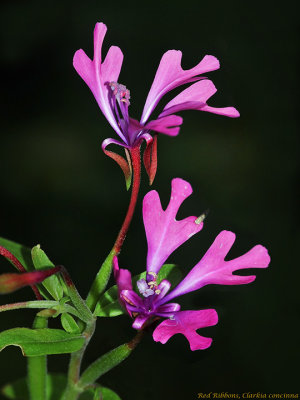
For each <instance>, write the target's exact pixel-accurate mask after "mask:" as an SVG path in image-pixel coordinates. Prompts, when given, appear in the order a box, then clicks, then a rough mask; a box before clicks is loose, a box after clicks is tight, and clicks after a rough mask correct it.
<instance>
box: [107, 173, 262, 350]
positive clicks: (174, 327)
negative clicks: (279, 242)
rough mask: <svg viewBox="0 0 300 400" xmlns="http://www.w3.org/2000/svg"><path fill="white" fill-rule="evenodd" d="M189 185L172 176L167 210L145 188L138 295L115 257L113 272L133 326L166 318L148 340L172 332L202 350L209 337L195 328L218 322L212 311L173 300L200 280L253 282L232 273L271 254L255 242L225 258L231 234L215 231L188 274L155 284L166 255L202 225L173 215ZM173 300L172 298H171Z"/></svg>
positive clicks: (203, 282)
mask: <svg viewBox="0 0 300 400" xmlns="http://www.w3.org/2000/svg"><path fill="white" fill-rule="evenodd" d="M191 193H192V188H191V186H190V184H189V183H188V182H186V181H184V180H182V179H179V178H176V179H173V181H172V192H171V199H170V202H169V205H168V207H167V208H166V210H163V209H162V207H161V203H160V199H159V195H158V193H157V192H156V191H154V190H153V191H151V192H149V193H147V195H146V196H145V197H144V202H143V217H144V225H145V231H146V236H147V242H148V255H147V276H146V279H141V280H140V281H138V290H139V292H140V293H139V294H137V293H136V292H135V291H134V290H133V289H132V283H131V274H130V272H129V271H128V270H124V269H120V268H119V266H118V260H117V258H116V257H115V259H114V272H115V278H116V281H117V285H118V289H119V294H120V299H121V302H122V304H123V305H124V307H125V308H126V310H127V311H128V313H129V314H130V315H131V316H132V317H134V318H135V319H134V322H133V328H135V329H141V328H143V326H144V325H145V324H146V323H150V322H152V321H153V320H154V319H156V318H158V317H159V318H166V319H165V320H164V321H163V322H161V323H160V324H159V325H158V326H157V327H156V329H155V330H154V332H153V339H154V340H155V341H159V342H161V343H166V342H167V341H168V340H169V338H170V337H172V336H173V335H175V334H176V333H181V334H183V335H184V336H185V337H186V338H187V339H188V341H189V343H190V348H191V350H198V349H205V348H207V347H209V346H210V344H211V342H212V340H211V339H209V338H205V337H203V336H200V335H198V334H197V332H196V330H197V329H199V328H202V327H207V326H212V325H215V324H216V323H217V322H218V316H217V313H216V311H215V310H213V309H209V310H199V311H194V310H192V311H180V305H179V304H178V303H174V302H173V300H174V299H175V298H177V297H179V296H182V295H184V294H186V293H189V292H192V291H195V290H198V289H200V288H201V287H203V286H205V285H210V284H218V285H239V284H246V283H250V282H253V281H254V280H255V278H256V277H255V275H247V276H245V275H243V276H240V275H236V274H233V272H235V271H237V270H240V269H246V268H266V267H268V265H269V262H270V257H269V255H268V252H267V249H266V248H265V247H263V246H261V245H257V246H254V247H253V248H252V249H251V250H250V251H248V252H247V253H246V254H244V255H242V256H240V257H238V258H235V259H233V260H228V261H225V258H226V256H227V254H228V252H229V250H230V248H231V247H232V245H233V243H234V241H235V234H234V233H232V232H229V231H222V232H221V233H219V235H218V236H217V238H216V239H215V241H214V242H213V244H212V245H211V246H210V248H209V249H208V251H207V252H206V254H205V255H204V256H203V257H202V259H201V260H200V261H199V262H198V263H197V264H196V265H195V266H194V267H193V268H192V269H191V271H190V272H189V273H188V274H187V276H186V277H185V278H184V279H183V280H182V281H181V282H180V283H179V284H178V285H177V286H176V287H175V288H173V289H171V283H170V282H169V281H168V280H166V279H165V280H163V281H162V282H160V283H157V275H158V273H159V271H160V269H161V267H162V265H163V264H164V262H165V261H166V260H167V259H168V257H169V256H170V255H171V254H172V253H173V252H174V251H175V250H176V249H177V248H178V247H179V246H180V245H181V244H183V243H184V242H186V241H187V240H188V239H189V238H190V237H191V236H193V235H194V234H196V233H197V232H199V231H200V230H201V229H202V227H203V222H201V218H200V219H199V218H197V217H188V218H185V219H183V220H179V221H178V220H176V215H177V212H178V210H179V207H180V205H181V204H182V202H183V201H184V200H185V199H186V198H187V197H188V196H190V195H191ZM171 301H172V302H171Z"/></svg>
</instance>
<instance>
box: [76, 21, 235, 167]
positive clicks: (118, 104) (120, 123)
mask: <svg viewBox="0 0 300 400" xmlns="http://www.w3.org/2000/svg"><path fill="white" fill-rule="evenodd" d="M106 30H107V28H106V25H104V24H103V23H97V24H96V26H95V30H94V58H93V60H91V59H90V58H89V57H88V56H87V55H86V54H85V52H84V51H83V50H78V51H76V53H75V55H74V62H73V64H74V67H75V69H76V71H77V72H78V74H79V75H80V76H81V78H82V79H83V80H84V81H85V83H86V84H87V85H88V86H89V88H90V89H91V91H92V93H93V95H94V96H95V99H96V101H97V103H98V105H99V107H100V109H101V111H102V112H103V114H104V115H105V117H106V118H107V120H108V122H109V123H110V125H111V126H112V128H113V129H114V130H115V132H116V133H117V135H118V136H119V138H120V139H121V141H120V140H115V139H112V138H109V139H105V140H104V142H103V143H102V149H103V151H104V152H105V153H106V154H107V155H109V156H111V157H113V158H114V159H115V161H117V162H119V164H120V159H116V157H115V156H113V155H112V154H111V152H108V151H107V150H106V147H107V146H108V145H109V144H112V143H113V144H116V145H119V146H122V147H124V148H126V149H130V148H133V147H134V146H137V145H139V144H140V143H141V141H142V140H145V141H146V143H147V146H150V145H151V144H152V137H151V135H150V131H155V132H160V133H163V134H165V135H169V136H176V135H178V133H179V129H180V128H179V127H180V125H181V124H182V118H181V117H180V116H178V115H175V114H174V113H177V112H178V111H183V110H189V109H193V110H201V111H208V112H212V113H215V114H221V115H225V116H228V117H238V116H239V113H238V111H237V110H236V109H235V108H233V107H225V108H215V107H210V106H208V105H207V100H208V99H209V98H210V97H211V96H212V95H213V94H214V93H215V92H216V90H217V89H216V88H215V86H214V84H213V83H212V82H211V81H210V80H207V79H206V78H205V77H202V76H200V75H201V74H204V73H206V72H209V71H213V70H216V69H218V68H219V67H220V65H219V61H218V60H217V58H216V57H214V56H209V55H207V56H205V57H204V58H203V59H202V60H201V61H200V63H199V64H198V65H196V66H195V67H194V68H191V69H188V70H183V69H182V68H181V56H182V53H181V52H180V51H178V50H169V51H167V52H166V53H165V54H164V55H163V56H162V58H161V61H160V64H159V67H158V69H157V72H156V75H155V78H154V81H153V83H152V86H151V89H150V92H149V94H148V96H147V99H146V103H145V106H144V110H143V113H142V117H141V119H140V121H137V120H135V119H132V118H130V117H129V113H128V108H129V105H130V101H129V100H130V92H129V90H128V89H127V88H126V86H124V85H122V84H120V83H118V80H119V74H120V71H121V67H122V62H123V53H122V51H121V50H120V48H119V47H116V46H111V47H110V49H109V50H108V53H107V55H106V57H105V59H104V61H102V55H101V49H102V43H103V40H104V37H105V34H106ZM191 82H196V83H193V84H192V85H191V86H190V87H188V88H187V89H185V90H183V91H182V92H181V93H180V94H179V95H177V96H176V97H175V98H174V99H173V100H171V101H170V102H169V103H168V104H167V105H166V106H165V107H164V109H163V111H162V113H161V114H160V115H159V116H158V118H157V119H155V120H152V121H149V118H150V116H151V113H152V112H153V110H154V109H155V107H156V106H157V104H158V103H159V101H160V100H161V98H162V97H163V96H164V95H165V94H166V93H168V92H169V91H170V90H172V89H175V88H177V87H178V86H181V85H183V84H187V83H191ZM121 164H122V162H121ZM120 166H121V167H122V165H120ZM145 166H146V164H145ZM149 168H150V166H148V168H147V166H146V169H147V172H148V169H149Z"/></svg>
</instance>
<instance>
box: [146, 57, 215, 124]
mask: <svg viewBox="0 0 300 400" xmlns="http://www.w3.org/2000/svg"><path fill="white" fill-rule="evenodd" d="M181 58H182V53H181V51H179V50H169V51H167V52H166V53H165V54H164V55H163V56H162V58H161V61H160V64H159V67H158V69H157V72H156V75H155V78H154V81H153V83H152V86H151V89H150V91H149V94H148V97H147V99H146V103H145V106H144V110H143V114H142V118H141V123H142V124H144V123H145V122H146V121H147V120H148V118H149V116H150V114H151V113H152V111H153V110H154V108H155V107H156V105H157V104H158V102H159V101H160V99H161V98H162V97H163V96H164V95H165V94H166V93H168V92H169V91H170V90H172V89H174V88H176V87H178V86H180V85H183V84H185V83H188V82H191V81H193V80H195V77H196V76H197V75H200V74H203V73H205V72H208V71H213V70H216V69H218V68H219V67H220V64H219V61H218V60H217V58H216V57H214V56H205V57H204V58H203V59H202V60H201V61H200V63H199V64H198V65H196V66H195V67H194V68H191V69H188V70H183V69H182V68H181ZM196 79H197V80H198V79H200V77H197V78H196Z"/></svg>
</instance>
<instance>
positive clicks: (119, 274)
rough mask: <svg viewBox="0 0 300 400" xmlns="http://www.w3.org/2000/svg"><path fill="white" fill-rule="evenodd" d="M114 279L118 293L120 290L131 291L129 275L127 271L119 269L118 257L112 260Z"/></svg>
mask: <svg viewBox="0 0 300 400" xmlns="http://www.w3.org/2000/svg"><path fill="white" fill-rule="evenodd" d="M113 267H114V277H115V280H116V283H117V286H118V290H119V293H121V291H122V290H132V282H131V273H130V271H128V269H120V268H119V262H118V257H116V256H115V257H114V258H113Z"/></svg>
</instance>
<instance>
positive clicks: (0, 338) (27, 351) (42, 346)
mask: <svg viewBox="0 0 300 400" xmlns="http://www.w3.org/2000/svg"><path fill="white" fill-rule="evenodd" d="M84 342H85V339H84V337H83V336H81V335H77V334H71V333H67V332H65V331H63V330H61V329H48V328H45V329H29V328H14V329H9V330H7V331H3V332H1V333H0V351H2V350H3V349H4V348H5V347H7V346H18V347H20V348H21V350H22V353H23V355H24V356H43V355H46V354H64V353H73V352H74V351H77V350H80V349H81V347H82V346H83V344H84Z"/></svg>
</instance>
